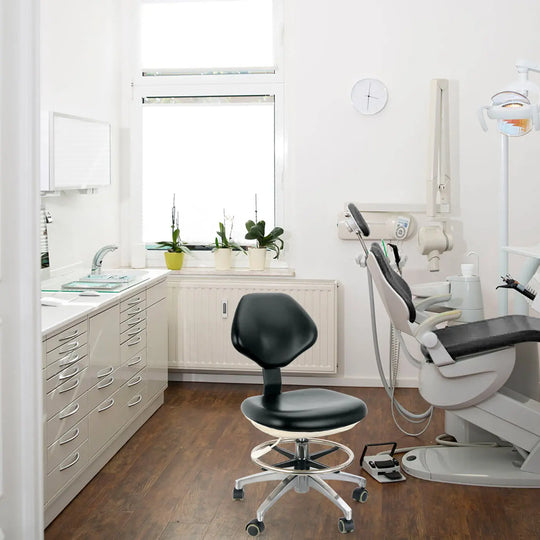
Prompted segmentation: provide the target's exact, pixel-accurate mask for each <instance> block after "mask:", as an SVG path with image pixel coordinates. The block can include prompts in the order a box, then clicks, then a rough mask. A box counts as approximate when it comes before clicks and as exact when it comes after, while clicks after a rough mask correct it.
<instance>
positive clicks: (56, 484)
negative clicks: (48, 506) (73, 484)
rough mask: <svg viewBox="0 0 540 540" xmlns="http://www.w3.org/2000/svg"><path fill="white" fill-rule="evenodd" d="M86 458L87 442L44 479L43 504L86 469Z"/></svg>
mask: <svg viewBox="0 0 540 540" xmlns="http://www.w3.org/2000/svg"><path fill="white" fill-rule="evenodd" d="M88 457H89V456H88V442H84V443H83V444H81V446H79V448H77V450H75V451H74V452H72V453H71V454H69V456H67V457H66V458H65V459H64V460H63V461H62V462H61V463H60V464H59V465H58V467H56V469H54V470H53V472H51V473H49V474H48V475H47V476H46V477H45V503H47V502H49V501H50V500H51V499H52V498H53V497H54V496H55V495H56V493H58V492H59V491H60V490H61V489H62V488H63V487H64V486H65V485H66V484H67V483H68V482H69V481H70V480H72V479H73V478H75V476H77V474H79V473H80V472H81V471H82V470H83V469H85V468H86V465H87V464H88Z"/></svg>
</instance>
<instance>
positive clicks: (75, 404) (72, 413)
mask: <svg viewBox="0 0 540 540" xmlns="http://www.w3.org/2000/svg"><path fill="white" fill-rule="evenodd" d="M70 407H73V410H72V411H69V412H64V414H62V413H60V415H59V416H58V418H59V420H63V419H64V418H67V417H68V416H72V415H74V414H75V413H76V412H77V411H78V410H79V404H78V403H72V404H71V405H70Z"/></svg>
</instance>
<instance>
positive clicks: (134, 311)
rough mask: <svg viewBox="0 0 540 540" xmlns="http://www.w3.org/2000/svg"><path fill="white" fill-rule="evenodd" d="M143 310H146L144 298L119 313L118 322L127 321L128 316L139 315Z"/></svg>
mask: <svg viewBox="0 0 540 540" xmlns="http://www.w3.org/2000/svg"><path fill="white" fill-rule="evenodd" d="M145 311H146V300H143V301H142V302H140V303H139V304H136V305H134V306H130V307H128V309H126V310H125V311H123V312H122V313H120V323H123V322H124V321H127V320H128V319H129V318H130V317H134V316H135V315H140V314H141V313H145Z"/></svg>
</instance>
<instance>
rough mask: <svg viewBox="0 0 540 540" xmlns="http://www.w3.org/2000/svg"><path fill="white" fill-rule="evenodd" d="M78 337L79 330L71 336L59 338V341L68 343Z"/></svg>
mask: <svg viewBox="0 0 540 540" xmlns="http://www.w3.org/2000/svg"><path fill="white" fill-rule="evenodd" d="M78 335H79V329H78V328H76V329H75V331H74V332H73V333H72V334H70V335H69V336H64V337H61V338H58V341H68V340H69V339H71V338H74V337H75V336H78Z"/></svg>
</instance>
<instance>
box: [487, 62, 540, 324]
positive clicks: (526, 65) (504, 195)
mask: <svg viewBox="0 0 540 540" xmlns="http://www.w3.org/2000/svg"><path fill="white" fill-rule="evenodd" d="M516 68H517V71H518V74H519V78H518V80H517V81H514V82H512V83H510V84H509V85H507V86H506V87H505V88H503V89H502V90H500V91H499V92H497V93H496V94H494V95H493V96H492V97H491V102H490V104H489V105H486V106H484V107H481V108H480V109H479V110H478V119H479V121H480V125H481V126H482V129H483V130H484V131H487V129H488V127H487V123H486V119H485V115H486V114H487V117H488V118H490V119H492V120H497V129H498V130H499V132H500V134H501V173H500V174H501V177H500V184H499V185H500V188H499V190H500V193H499V205H500V206H499V274H500V275H501V276H506V274H507V273H508V252H507V251H506V250H505V249H504V248H505V247H506V246H508V138H509V137H520V136H522V135H526V134H527V133H529V132H530V131H531V130H532V129H533V128H534V129H535V130H538V129H540V120H539V116H540V115H539V99H540V88H539V87H538V85H536V84H535V83H534V82H532V81H530V80H529V71H535V72H537V73H540V65H535V64H533V63H531V62H528V61H527V60H518V61H517V62H516ZM533 273H534V271H533ZM498 304H499V314H500V315H506V314H507V313H508V296H507V294H506V291H504V290H503V289H501V290H500V291H499V298H498Z"/></svg>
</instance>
